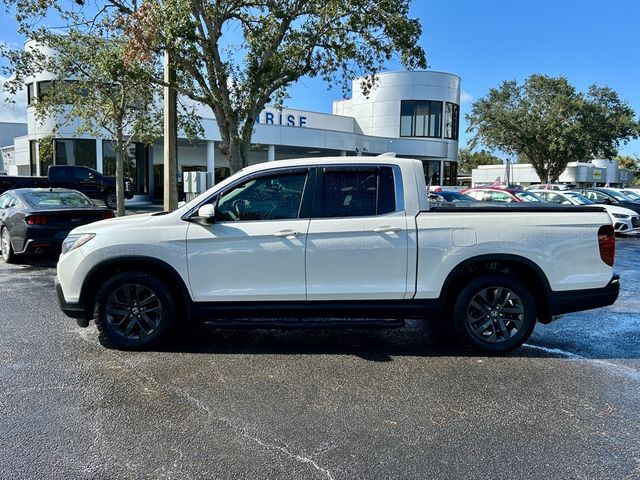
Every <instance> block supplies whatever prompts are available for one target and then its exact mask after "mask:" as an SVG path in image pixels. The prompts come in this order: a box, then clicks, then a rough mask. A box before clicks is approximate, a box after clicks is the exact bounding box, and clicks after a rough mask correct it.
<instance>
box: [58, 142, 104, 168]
mask: <svg viewBox="0 0 640 480" xmlns="http://www.w3.org/2000/svg"><path fill="white" fill-rule="evenodd" d="M55 157H56V165H78V166H82V167H89V168H94V169H95V168H96V141H95V140H86V139H76V138H71V139H60V140H56V142H55Z"/></svg>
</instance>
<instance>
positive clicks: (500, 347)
mask: <svg viewBox="0 0 640 480" xmlns="http://www.w3.org/2000/svg"><path fill="white" fill-rule="evenodd" d="M453 314H454V319H453V320H454V326H455V329H456V332H457V333H458V335H459V336H460V337H461V338H462V340H464V341H465V342H466V343H468V344H469V345H471V346H472V347H473V348H476V349H478V350H481V351H483V352H488V353H505V352H508V351H511V350H513V349H515V348H518V347H519V346H520V345H522V344H523V343H524V342H525V341H526V340H527V339H528V338H529V336H530V335H531V333H532V332H533V328H534V327H535V323H536V317H537V314H536V302H535V298H534V296H533V294H532V293H531V290H530V289H529V287H527V285H525V284H524V282H522V281H521V280H520V279H519V278H518V277H515V276H513V275H508V274H504V273H490V274H486V275H482V276H480V277H477V278H474V279H473V280H471V281H470V282H469V283H467V284H466V285H465V286H464V287H463V288H462V289H461V290H460V292H459V294H458V295H457V298H456V300H455V302H454V307H453Z"/></svg>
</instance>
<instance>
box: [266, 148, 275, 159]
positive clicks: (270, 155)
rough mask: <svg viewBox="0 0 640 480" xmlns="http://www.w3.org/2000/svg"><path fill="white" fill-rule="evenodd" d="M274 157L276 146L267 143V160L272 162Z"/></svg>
mask: <svg viewBox="0 0 640 480" xmlns="http://www.w3.org/2000/svg"><path fill="white" fill-rule="evenodd" d="M275 159H276V146H275V145H269V146H268V147H267V161H269V162H273V161H274V160H275Z"/></svg>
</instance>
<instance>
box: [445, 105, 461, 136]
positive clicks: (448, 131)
mask: <svg viewBox="0 0 640 480" xmlns="http://www.w3.org/2000/svg"><path fill="white" fill-rule="evenodd" d="M459 128H460V107H459V106H458V105H456V104H455V103H450V102H447V103H445V115H444V138H449V139H451V140H458V130H459Z"/></svg>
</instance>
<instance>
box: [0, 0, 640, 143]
mask: <svg viewBox="0 0 640 480" xmlns="http://www.w3.org/2000/svg"><path fill="white" fill-rule="evenodd" d="M411 16H413V17H418V18H419V19H420V20H421V22H422V25H423V35H422V38H421V45H422V47H423V48H424V49H425V51H426V52H427V59H428V62H429V66H430V68H431V69H433V70H439V71H446V72H451V73H455V74H457V75H459V76H460V77H462V90H463V105H462V111H463V114H464V113H466V112H467V111H468V110H469V108H470V105H471V103H472V102H473V100H476V99H478V98H480V97H482V96H484V95H486V93H487V92H488V90H489V89H490V88H492V87H496V86H498V85H499V84H500V83H501V82H502V81H504V80H512V79H515V80H518V81H519V82H522V81H523V80H524V79H525V78H527V77H528V76H529V75H531V74H533V73H542V74H547V75H554V76H555V75H564V76H566V77H567V78H568V79H569V81H570V82H571V83H572V84H573V85H575V86H576V87H577V88H578V89H579V90H585V89H586V88H587V87H588V86H589V85H590V84H592V83H596V84H598V85H608V86H610V87H611V88H613V89H615V90H616V91H617V92H618V94H619V95H620V97H621V98H623V99H626V100H627V101H628V102H629V103H630V105H631V106H632V108H633V109H634V110H635V111H636V115H640V41H639V40H638V34H637V29H638V26H639V22H640V0H616V1H612V2H601V1H600V2H596V1H594V0H582V1H580V0H555V1H552V0H537V1H535V2H520V1H513V0H511V1H503V0H500V1H499V0H485V1H478V0H475V1H474V0H440V1H426V0H422V1H420V0H414V1H413V4H412V8H411ZM15 31H16V26H15V20H14V18H13V17H11V16H10V15H8V14H6V13H4V12H2V14H1V16H0V41H4V42H8V43H10V44H17V43H21V42H22V40H21V39H20V38H18V37H17V35H16V33H15ZM389 69H390V70H398V69H400V66H399V65H398V64H394V63H391V64H390V65H389ZM290 94H291V99H290V100H288V101H287V103H286V104H287V106H289V107H292V108H301V109H307V110H313V111H320V112H330V111H331V105H332V100H334V99H337V98H340V97H341V92H340V89H339V88H334V89H327V86H326V84H324V83H323V82H322V81H321V80H318V79H304V80H303V81H301V82H299V83H298V84H296V85H295V86H294V87H293V88H292V89H291V90H290ZM20 110H21V107H20V106H18V108H17V109H16V111H15V112H8V111H7V108H6V107H5V106H4V105H0V119H7V118H12V117H14V116H19V115H20V114H21V112H20ZM465 127H466V125H465V124H464V121H463V125H462V126H461V129H462V130H464V128H465ZM461 133H462V132H461ZM465 142H466V134H464V133H462V136H461V145H464V143H465ZM621 153H624V154H638V155H640V140H635V141H633V142H631V143H629V144H628V145H626V146H622V147H621Z"/></svg>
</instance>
